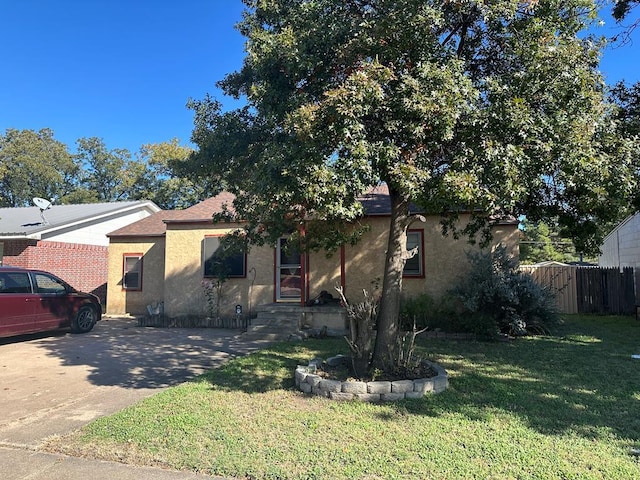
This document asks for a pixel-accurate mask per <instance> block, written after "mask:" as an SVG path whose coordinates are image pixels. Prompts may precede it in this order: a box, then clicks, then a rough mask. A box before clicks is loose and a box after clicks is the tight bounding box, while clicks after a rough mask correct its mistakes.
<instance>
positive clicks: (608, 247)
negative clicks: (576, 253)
mask: <svg viewBox="0 0 640 480" xmlns="http://www.w3.org/2000/svg"><path fill="white" fill-rule="evenodd" d="M600 252H601V253H600V256H599V257H598V265H599V266H601V267H617V268H620V269H622V268H624V267H634V268H637V267H640V213H636V214H635V215H631V216H629V217H627V218H626V219H624V220H623V221H622V222H621V223H620V224H619V225H618V226H617V227H616V228H614V229H613V230H612V231H611V233H609V235H607V236H606V237H605V238H604V241H603V242H602V245H601V247H600Z"/></svg>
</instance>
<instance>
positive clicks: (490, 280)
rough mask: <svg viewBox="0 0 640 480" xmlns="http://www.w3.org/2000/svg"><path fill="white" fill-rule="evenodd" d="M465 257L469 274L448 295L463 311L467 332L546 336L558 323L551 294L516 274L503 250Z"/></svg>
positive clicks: (476, 253)
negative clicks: (538, 334) (469, 266)
mask: <svg viewBox="0 0 640 480" xmlns="http://www.w3.org/2000/svg"><path fill="white" fill-rule="evenodd" d="M467 257H468V258H469V262H470V263H471V269H470V271H469V273H468V274H467V275H466V276H465V277H463V278H461V280H460V281H459V283H458V284H457V285H456V286H455V287H454V288H453V290H452V292H451V294H452V295H453V296H454V297H455V298H457V299H458V300H459V302H460V303H461V305H462V308H463V316H462V318H461V322H462V323H463V324H464V325H465V326H466V329H467V330H468V331H471V332H474V333H478V334H488V335H495V334H496V333H498V332H503V333H509V334H512V335H525V334H527V333H547V331H548V328H549V326H551V325H553V324H554V323H558V322H559V321H560V317H559V314H558V310H557V308H556V303H555V299H554V295H553V292H551V291H550V290H549V289H548V288H546V287H544V286H541V285H539V284H537V283H536V282H535V281H534V280H533V279H532V278H531V276H530V275H528V274H525V273H522V272H520V271H518V263H517V261H516V260H515V259H514V258H513V257H511V256H509V255H508V254H507V251H506V249H505V248H504V247H502V246H499V247H497V248H496V249H495V250H494V251H493V252H492V253H486V252H473V253H468V254H467Z"/></svg>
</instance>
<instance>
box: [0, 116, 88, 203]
mask: <svg viewBox="0 0 640 480" xmlns="http://www.w3.org/2000/svg"><path fill="white" fill-rule="evenodd" d="M77 176H78V166H77V165H76V164H75V163H74V160H73V157H72V156H71V154H70V153H69V152H68V151H67V148H66V145H64V144H63V143H61V142H59V141H57V140H55V139H54V138H53V131H52V130H50V129H46V128H45V129H42V130H39V131H34V130H15V129H8V130H7V131H6V132H5V133H4V135H3V134H0V206H1V207H24V206H29V205H32V203H31V199H32V198H33V197H43V198H47V199H52V200H53V201H54V202H60V201H61V200H64V198H65V196H67V195H69V194H70V193H71V192H73V191H74V190H75V189H76V185H77Z"/></svg>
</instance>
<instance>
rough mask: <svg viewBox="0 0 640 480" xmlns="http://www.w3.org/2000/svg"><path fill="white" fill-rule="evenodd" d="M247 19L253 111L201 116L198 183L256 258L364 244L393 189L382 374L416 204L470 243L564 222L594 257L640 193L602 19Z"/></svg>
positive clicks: (426, 10) (284, 11) (241, 76)
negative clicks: (507, 220)
mask: <svg viewBox="0 0 640 480" xmlns="http://www.w3.org/2000/svg"><path fill="white" fill-rule="evenodd" d="M244 3H245V4H246V6H247V7H248V10H247V12H246V13H245V16H244V18H243V20H242V22H241V23H240V24H239V25H238V28H239V30H240V32H241V33H242V34H243V35H244V36H245V37H246V38H247V44H246V51H247V56H246V58H245V60H244V64H243V67H242V69H241V70H240V71H238V72H235V73H231V74H229V75H227V77H226V78H225V79H223V80H222V81H220V82H219V84H218V85H219V86H220V87H221V88H222V89H223V90H224V92H225V93H226V94H228V95H231V96H233V97H236V98H240V97H244V98H245V99H246V101H247V104H246V106H245V107H243V108H239V109H236V110H232V111H227V112H223V111H222V108H221V104H220V103H219V102H217V101H216V100H214V99H212V98H210V97H206V98H204V99H203V100H199V101H192V102H191V104H190V106H191V108H192V109H193V110H194V113H195V128H194V131H193V135H192V140H193V141H194V143H196V144H197V146H198V151H197V152H196V153H195V154H194V155H193V156H192V157H191V159H190V162H189V165H188V168H189V169H190V170H191V172H193V174H194V175H197V176H199V177H201V178H206V179H207V181H208V182H209V184H210V185H215V186H217V187H218V188H227V189H229V190H230V191H232V192H233V193H234V194H235V195H236V201H235V202H234V208H235V211H236V212H237V216H238V217H239V218H242V219H248V224H247V226H246V232H245V233H246V236H247V239H248V240H249V241H250V242H251V243H253V244H263V243H273V242H274V241H275V240H276V239H277V238H279V237H280V236H281V235H285V234H293V235H294V238H295V237H296V235H297V236H298V240H299V242H300V246H301V247H302V248H306V249H317V248H326V249H329V250H331V249H333V248H336V247H337V245H339V244H340V243H344V242H347V241H353V240H354V237H353V235H352V233H353V232H352V231H351V230H350V228H351V227H350V225H352V224H353V222H355V221H356V220H357V219H358V218H359V217H360V216H361V215H362V213H363V212H362V208H361V205H360V204H359V202H358V201H357V198H358V196H359V195H361V194H363V193H364V192H365V191H366V190H367V189H368V188H369V187H370V186H372V185H376V184H378V183H380V182H384V183H386V185H387V186H388V187H389V193H390V199H391V207H392V214H391V217H390V221H389V237H388V247H387V254H386V259H385V269H384V280H383V287H382V299H383V301H382V304H381V308H380V312H379V315H378V317H377V338H376V345H375V350H374V353H373V357H372V361H371V365H372V366H373V367H376V368H385V367H386V366H388V362H389V361H390V359H392V358H395V355H394V353H395V352H394V349H395V348H396V347H394V346H395V345H396V339H397V337H398V310H399V303H400V294H401V291H402V270H403V266H404V263H405V261H406V259H407V258H408V257H409V256H410V253H409V252H407V251H406V231H407V228H408V227H409V225H411V223H412V222H413V221H414V220H415V219H414V217H412V215H411V214H410V212H409V205H410V203H411V202H413V203H416V204H418V205H420V206H421V207H423V209H424V210H425V211H426V212H427V213H435V214H440V215H442V219H443V224H444V227H445V232H450V233H453V234H454V235H463V234H464V235H468V236H469V237H472V238H475V237H476V236H477V235H478V234H479V233H484V234H485V236H486V234H487V233H488V229H489V227H490V226H491V222H490V219H495V218H500V217H503V216H505V215H515V216H516V217H517V216H519V215H521V214H526V215H527V217H528V218H530V219H531V220H532V221H540V220H543V219H546V218H557V219H558V222H559V225H560V227H561V228H562V229H563V231H564V232H567V234H569V235H570V236H571V237H572V238H574V240H575V243H576V244H577V245H578V247H579V248H580V250H588V249H594V248H597V245H598V244H599V240H600V238H601V237H602V235H603V231H602V228H601V221H602V219H603V218H613V217H615V216H616V214H617V212H618V211H619V209H620V206H621V205H625V204H626V202H627V201H628V196H629V194H630V192H631V191H632V190H633V188H634V187H635V183H634V178H633V177H632V176H630V175H629V162H630V158H631V156H630V155H628V154H627V153H626V152H624V151H623V147H624V145H623V146H620V145H618V144H617V143H616V142H617V139H616V138H615V135H613V134H611V133H610V132H611V127H612V126H614V123H613V120H612V119H611V118H609V117H607V114H608V110H607V105H606V103H605V102H604V93H603V91H604V84H603V80H602V78H601V76H600V74H599V73H598V71H597V67H598V59H599V49H600V45H599V44H598V43H597V42H595V41H593V40H592V39H589V38H580V36H581V35H582V32H583V30H584V29H585V28H586V27H587V26H588V25H589V22H590V20H591V14H592V12H593V11H595V3H594V2H592V1H588V0H567V1H563V2H557V1H545V2H538V1H535V0H531V1H513V0H498V1H494V2H469V1H463V0H452V1H447V2H425V1H423V0H316V1H307V0H266V1H257V0H244ZM620 153H624V155H620ZM185 166H186V164H185ZM454 206H464V208H465V209H467V210H470V211H472V212H474V214H473V217H472V220H471V222H469V223H468V224H465V225H459V224H458V223H457V219H458V216H457V213H458V212H457V210H456V209H455V208H452V207H454ZM303 226H304V227H305V229H306V230H305V232H304V235H301V234H300V232H301V231H302V227H303Z"/></svg>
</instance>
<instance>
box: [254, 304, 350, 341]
mask: <svg viewBox="0 0 640 480" xmlns="http://www.w3.org/2000/svg"><path fill="white" fill-rule="evenodd" d="M256 313H257V314H258V316H257V317H256V318H255V319H253V320H252V321H251V325H249V326H248V327H247V332H246V333H245V334H244V335H245V336H246V337H247V338H249V339H256V340H271V341H287V340H291V339H295V338H300V336H303V337H304V336H305V334H311V335H314V334H315V335H322V336H324V335H328V336H341V335H344V334H345V333H346V332H347V328H348V327H347V317H346V311H345V309H344V308H342V307H341V306H339V305H322V306H307V307H302V306H301V305H300V304H297V303H271V304H266V305H260V306H258V307H257V308H256Z"/></svg>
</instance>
